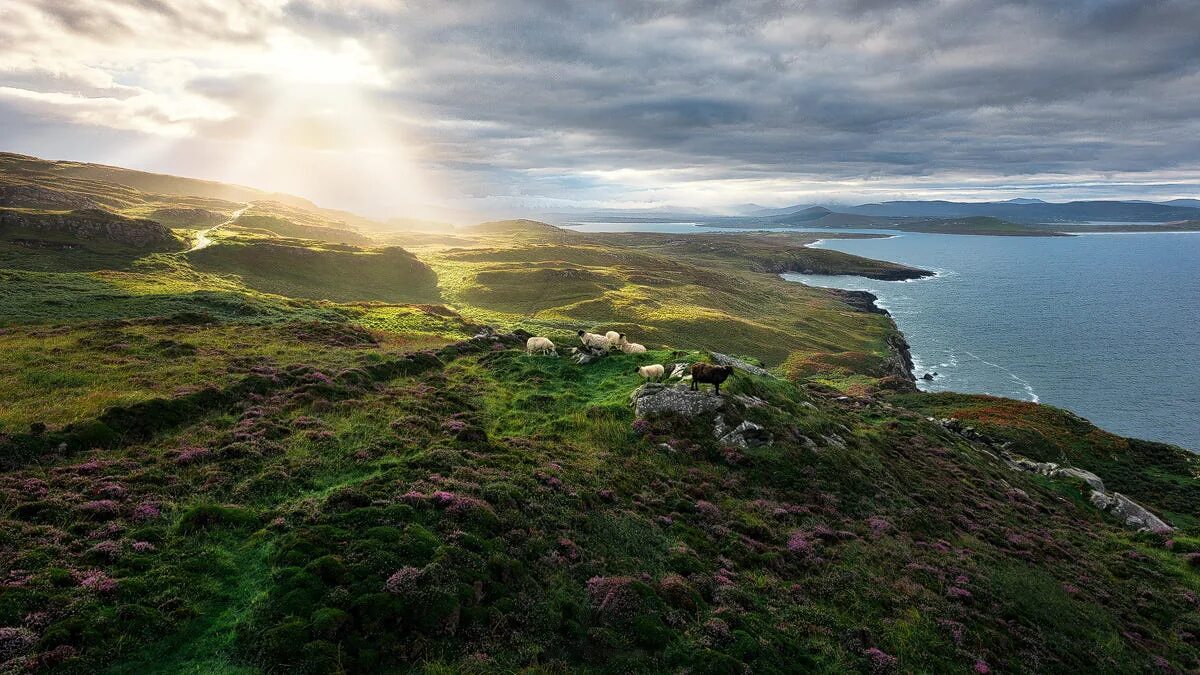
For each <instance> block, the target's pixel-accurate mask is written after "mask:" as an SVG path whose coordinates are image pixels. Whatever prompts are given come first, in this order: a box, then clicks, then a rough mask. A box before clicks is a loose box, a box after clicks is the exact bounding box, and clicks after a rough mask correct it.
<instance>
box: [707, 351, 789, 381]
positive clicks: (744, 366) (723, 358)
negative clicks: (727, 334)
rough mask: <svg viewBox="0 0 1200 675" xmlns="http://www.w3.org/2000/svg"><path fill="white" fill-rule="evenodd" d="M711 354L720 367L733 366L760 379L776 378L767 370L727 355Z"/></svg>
mask: <svg viewBox="0 0 1200 675" xmlns="http://www.w3.org/2000/svg"><path fill="white" fill-rule="evenodd" d="M709 353H710V354H711V355H712V360H713V361H714V362H715V363H716V364H717V365H719V366H732V367H734V368H737V369H738V370H742V371H745V372H747V373H750V374H751V375H758V376H759V377H775V376H774V375H772V374H771V373H770V371H768V370H767V369H766V368H760V367H759V366H756V365H754V364H752V363H746V362H745V361H743V360H741V359H739V358H735V357H733V356H729V355H727V354H718V353H717V352H709Z"/></svg>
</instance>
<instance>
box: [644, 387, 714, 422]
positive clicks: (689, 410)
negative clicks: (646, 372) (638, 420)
mask: <svg viewBox="0 0 1200 675" xmlns="http://www.w3.org/2000/svg"><path fill="white" fill-rule="evenodd" d="M629 399H630V404H631V405H633V407H634V410H635V412H636V414H637V416H638V417H647V416H650V415H664V414H671V413H673V414H676V415H682V416H683V417H697V416H700V415H711V414H713V413H715V412H718V411H720V410H722V409H724V408H725V399H724V398H722V397H720V396H717V395H715V394H711V393H706V392H702V391H691V390H690V389H688V388H687V387H686V386H684V385H677V386H674V387H668V386H667V385H665V384H660V383H657V382H648V383H646V384H644V385H642V386H640V387H638V388H637V389H635V390H634V391H633V393H632V394H631V395H630V397H629Z"/></svg>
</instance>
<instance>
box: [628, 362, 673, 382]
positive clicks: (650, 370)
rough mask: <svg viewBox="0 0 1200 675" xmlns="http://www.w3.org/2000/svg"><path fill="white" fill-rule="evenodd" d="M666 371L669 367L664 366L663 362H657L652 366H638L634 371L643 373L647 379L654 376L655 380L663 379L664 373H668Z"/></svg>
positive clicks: (639, 373)
mask: <svg viewBox="0 0 1200 675" xmlns="http://www.w3.org/2000/svg"><path fill="white" fill-rule="evenodd" d="M666 371H667V369H666V368H664V367H663V366H662V364H661V363H656V364H654V365H652V366H638V367H637V368H634V369H633V372H635V373H637V374H638V375H641V376H642V377H643V378H645V379H647V380H649V379H650V378H654V379H655V380H661V379H662V377H663V374H664V373H666Z"/></svg>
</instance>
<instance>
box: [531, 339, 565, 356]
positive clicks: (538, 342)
mask: <svg viewBox="0 0 1200 675" xmlns="http://www.w3.org/2000/svg"><path fill="white" fill-rule="evenodd" d="M534 352H537V353H539V354H541V355H543V356H546V355H551V354H552V355H554V356H558V350H557V349H555V348H554V343H553V342H551V341H550V338H544V337H531V338H529V339H528V340H526V341H525V353H526V354H528V355H530V356H532V355H533V353H534Z"/></svg>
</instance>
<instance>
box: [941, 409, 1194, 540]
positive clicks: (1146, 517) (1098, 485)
mask: <svg viewBox="0 0 1200 675" xmlns="http://www.w3.org/2000/svg"><path fill="white" fill-rule="evenodd" d="M928 420H929V421H930V422H937V423H938V424H941V425H942V426H943V427H945V428H946V429H947V430H948V431H952V432H954V433H956V434H958V435H959V436H962V437H963V438H965V439H967V440H969V441H972V442H973V443H977V444H979V447H981V448H982V449H984V451H985V452H986V453H987V455H988V456H990V457H992V458H994V459H997V460H999V461H1002V462H1004V464H1006V465H1007V466H1008V468H1010V469H1012V470H1014V471H1024V472H1026V473H1036V474H1040V475H1042V476H1046V477H1047V478H1054V479H1057V480H1069V481H1079V482H1083V483H1086V484H1087V486H1088V488H1090V490H1091V492H1090V494H1089V495H1088V499H1089V501H1091V503H1092V505H1093V506H1095V507H1096V508H1098V509H1100V510H1101V511H1104V512H1106V513H1108V514H1109V515H1111V516H1112V517H1113V518H1115V519H1116V520H1118V521H1119V522H1120V523H1121V524H1122V525H1124V526H1126V527H1128V528H1130V529H1134V530H1138V531H1139V532H1141V531H1152V532H1169V531H1171V530H1173V529H1174V528H1173V527H1171V525H1170V524H1169V523H1167V522H1166V521H1164V520H1163V519H1161V518H1159V517H1158V516H1156V515H1154V514H1153V513H1151V512H1150V510H1149V509H1147V508H1145V507H1144V506H1142V505H1141V504H1138V503H1137V502H1135V501H1133V500H1132V499H1130V498H1129V497H1126V496H1125V495H1123V494H1121V493H1119V492H1109V491H1108V490H1106V489H1105V487H1104V480H1103V479H1102V478H1100V476H1097V475H1096V474H1094V473H1092V472H1091V471H1088V470H1087V469H1081V468H1079V467H1077V466H1061V465H1059V464H1055V463H1054V462H1038V461H1034V460H1032V459H1029V458H1028V457H1022V456H1020V455H1017V454H1014V453H1012V452H1010V451H1009V449H1008V448H1009V447H1010V444H1009V443H1000V442H997V441H996V440H994V439H992V438H989V437H988V436H986V435H984V434H982V433H980V432H978V431H977V430H976V429H975V427H971V426H964V425H963V424H962V422H960V421H959V420H957V419H953V418H943V419H940V420H939V419H935V418H933V417H930V418H928ZM993 450H994V451H996V452H995V453H993ZM996 453H998V454H996Z"/></svg>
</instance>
